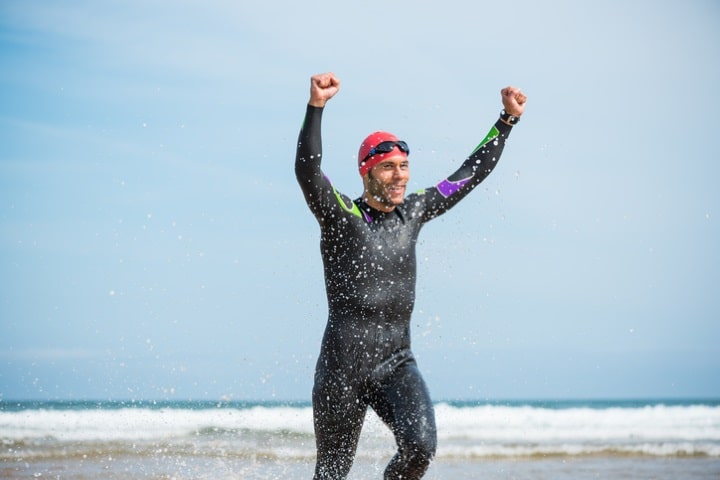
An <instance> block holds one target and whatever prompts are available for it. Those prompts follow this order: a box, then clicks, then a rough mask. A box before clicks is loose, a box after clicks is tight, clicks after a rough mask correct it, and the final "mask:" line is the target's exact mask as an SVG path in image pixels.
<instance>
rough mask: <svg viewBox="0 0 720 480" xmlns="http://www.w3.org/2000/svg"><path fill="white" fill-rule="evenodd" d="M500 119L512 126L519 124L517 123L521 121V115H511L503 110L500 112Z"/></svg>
mask: <svg viewBox="0 0 720 480" xmlns="http://www.w3.org/2000/svg"><path fill="white" fill-rule="evenodd" d="M500 120H502V122H503V123H505V124H507V125H510V126H511V127H512V126H514V125H517V123H518V122H519V121H520V115H511V114H509V113H507V112H506V111H505V110H502V111H501V112H500Z"/></svg>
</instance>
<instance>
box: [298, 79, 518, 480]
mask: <svg viewBox="0 0 720 480" xmlns="http://www.w3.org/2000/svg"><path fill="white" fill-rule="evenodd" d="M339 87H340V81H339V80H338V79H337V77H335V75H334V74H333V73H324V74H319V75H315V76H313V77H312V78H311V81H310V101H309V102H308V106H307V110H306V114H305V121H304V123H303V126H302V129H301V130H300V136H299V139H298V147H297V155H296V159H295V174H296V176H297V180H298V182H299V184H300V187H301V189H302V191H303V194H304V196H305V201H306V202H307V204H308V206H309V207H310V210H311V211H312V213H313V214H314V216H315V218H316V219H317V221H318V223H319V224H320V233H321V240H320V248H321V253H322V259H323V266H324V272H325V288H326V291H327V300H328V307H329V316H328V321H327V326H326V327H325V334H324V336H323V340H322V346H321V350H320V356H319V358H318V361H317V365H316V371H315V385H314V388H313V395H312V402H313V417H314V424H315V436H316V443H317V463H316V465H315V476H314V479H315V480H320V479H332V480H338V479H344V478H346V476H347V474H348V472H349V471H350V467H351V466H352V462H353V458H354V456H355V450H356V447H357V443H358V438H359V436H360V430H361V428H362V425H363V422H364V419H365V413H366V412H367V408H368V406H369V407H372V408H373V410H375V412H376V413H377V414H378V416H379V417H380V418H381V419H382V420H383V421H384V422H385V423H386V424H387V425H388V427H389V428H390V429H391V430H392V432H393V434H394V436H395V440H396V443H397V447H398V451H397V453H396V455H395V456H394V457H393V459H392V460H391V461H390V464H389V465H388V466H387V468H386V470H385V477H384V478H385V479H403V480H411V479H419V478H421V477H422V476H423V475H424V474H425V471H426V470H427V468H428V466H429V464H430V461H431V460H432V458H433V456H434V454H435V448H436V428H435V415H434V412H433V406H432V402H431V400H430V395H429V393H428V390H427V387H426V386H425V382H424V381H423V378H422V376H421V375H420V372H419V370H418V367H417V364H416V362H415V359H414V357H413V354H412V352H411V350H410V315H411V313H412V310H413V305H414V302H415V277H416V259H415V244H416V242H417V237H418V233H419V232H420V229H421V228H422V226H423V225H424V224H425V223H426V222H428V221H429V220H432V219H433V218H435V217H437V216H438V215H441V214H443V213H445V212H446V211H447V210H448V209H450V208H451V207H452V206H454V205H455V204H457V203H458V202H459V201H460V200H461V199H462V198H464V197H465V196H466V195H467V194H468V193H470V191H471V190H472V189H473V188H475V187H476V186H478V185H479V184H480V182H482V181H483V179H485V177H487V176H488V174H490V172H491V171H492V170H493V168H494V167H495V165H496V164H497V161H498V159H499V158H500V154H501V153H502V150H503V147H504V144H505V140H506V138H507V136H508V134H509V133H510V130H511V129H512V126H513V125H514V124H515V123H517V121H518V120H519V118H520V116H521V115H522V114H523V111H524V109H525V101H526V97H525V95H524V94H523V93H522V92H521V91H520V90H519V89H517V88H514V87H507V88H504V89H503V90H502V91H501V96H502V104H503V107H504V110H503V112H502V113H501V115H500V118H499V119H498V120H497V122H495V125H494V126H493V127H492V128H491V129H490V132H489V133H488V134H487V136H486V137H485V139H484V140H483V141H482V142H481V143H480V145H478V146H477V148H475V150H474V151H473V152H472V153H471V154H470V156H469V157H468V158H467V159H466V160H465V162H464V163H463V164H462V165H461V166H460V168H459V169H458V170H457V171H456V172H455V173H453V174H452V175H450V176H449V177H447V179H445V180H443V181H441V182H440V183H438V184H437V185H435V186H433V187H430V188H426V189H424V190H421V191H420V192H417V193H412V194H410V195H408V196H407V197H406V196H405V189H406V187H407V182H408V179H409V163H408V154H409V148H408V145H407V144H406V143H405V142H403V141H401V140H399V139H398V138H397V137H395V136H394V135H392V134H390V133H387V132H375V133H373V134H371V135H370V136H368V137H367V138H366V139H365V140H364V141H363V143H362V144H361V146H360V152H359V154H358V169H359V171H360V175H361V176H362V180H363V187H364V191H363V194H362V196H361V197H360V198H357V199H355V200H353V199H351V198H350V197H347V196H346V195H343V194H342V193H340V192H339V191H337V190H336V189H335V187H333V185H332V183H331V182H330V180H329V179H328V178H327V177H326V176H325V175H324V174H323V172H322V170H321V169H320V161H321V157H322V141H321V119H322V113H323V109H324V107H325V104H326V103H327V101H328V100H330V99H331V98H332V97H333V96H334V95H335V94H336V93H337V92H338V89H339Z"/></svg>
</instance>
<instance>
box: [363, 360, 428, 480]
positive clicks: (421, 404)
mask: <svg viewBox="0 0 720 480" xmlns="http://www.w3.org/2000/svg"><path fill="white" fill-rule="evenodd" d="M370 406H372V408H373V409H374V410H375V411H376V412H377V414H378V416H379V417H380V418H381V419H382V420H383V421H384V422H385V423H386V424H387V425H388V426H389V427H390V429H391V430H392V431H393V434H394V435H395V442H396V443H397V446H398V452H397V454H395V456H394V457H393V459H392V460H391V461H390V464H389V465H388V466H387V468H386V469H385V480H396V479H402V480H417V479H420V478H422V476H423V475H424V474H425V471H426V470H427V468H428V467H429V466H430V462H431V461H432V459H433V457H434V456H435V449H436V447H437V431H436V427H435V412H434V410H433V405H432V402H431V400H430V394H429V392H428V390H427V386H426V385H425V381H424V380H423V378H422V376H421V375H420V371H419V370H418V368H417V365H416V364H415V361H414V359H411V360H410V361H407V362H405V363H403V364H402V365H400V366H399V367H397V368H396V369H395V371H394V372H392V373H391V374H390V375H389V376H387V377H386V378H385V379H384V380H383V383H382V386H381V388H380V389H379V390H378V391H377V392H376V393H375V395H373V397H372V401H371V402H370Z"/></svg>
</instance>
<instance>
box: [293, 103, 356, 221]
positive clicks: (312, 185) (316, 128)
mask: <svg viewBox="0 0 720 480" xmlns="http://www.w3.org/2000/svg"><path fill="white" fill-rule="evenodd" d="M322 114H323V109H322V108H318V107H313V106H312V105H308V106H307V111H306V112H305V120H304V122H303V125H302V128H301V129H300V135H299V138H298V146H297V153H296V156H295V177H296V178H297V181H298V183H299V184H300V188H301V189H302V192H303V195H304V196H305V202H306V203H307V204H308V207H310V211H311V212H312V213H313V215H315V218H316V219H317V221H318V222H319V223H320V225H321V226H323V225H325V224H326V223H328V222H331V219H333V218H335V219H337V218H339V217H340V216H342V215H346V214H351V215H354V216H357V217H360V216H361V212H360V209H359V208H358V207H357V205H355V203H353V201H352V200H351V199H350V198H349V197H347V196H345V195H343V194H341V193H340V192H338V191H337V190H336V189H335V187H333V185H332V183H331V182H330V180H329V179H328V177H327V176H326V175H325V174H324V173H323V171H322V169H321V168H320V161H321V160H322V132H321V123H322ZM333 213H338V214H339V215H333Z"/></svg>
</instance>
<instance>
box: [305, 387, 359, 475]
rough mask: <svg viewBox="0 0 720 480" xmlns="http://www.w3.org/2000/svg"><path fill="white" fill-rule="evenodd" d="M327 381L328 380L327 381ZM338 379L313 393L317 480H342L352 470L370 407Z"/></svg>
mask: <svg viewBox="0 0 720 480" xmlns="http://www.w3.org/2000/svg"><path fill="white" fill-rule="evenodd" d="M326 378H327V377H326ZM352 391H353V389H352V388H350V387H349V386H348V385H347V384H345V382H341V381H338V380H337V378H336V379H334V380H330V381H328V382H324V384H322V383H321V384H317V383H316V385H315V388H314V389H313V421H314V424H315V443H316V446H317V460H316V463H315V476H314V477H313V480H342V479H344V478H346V477H347V475H348V473H349V472H350V467H352V464H353V459H354V458H355V451H356V449H357V444H358V440H359V438H360V431H361V430H362V426H363V422H364V421H365V413H366V412H367V404H365V403H363V402H362V400H360V401H358V398H357V396H356V395H354V394H351V392H352Z"/></svg>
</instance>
